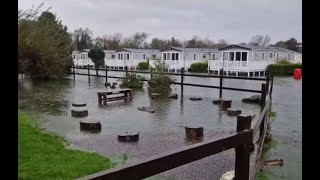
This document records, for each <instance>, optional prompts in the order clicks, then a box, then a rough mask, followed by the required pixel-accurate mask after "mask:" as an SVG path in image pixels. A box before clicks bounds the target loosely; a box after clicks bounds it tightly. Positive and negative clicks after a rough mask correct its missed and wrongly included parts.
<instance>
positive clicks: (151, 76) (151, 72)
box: [150, 68, 153, 79]
mask: <svg viewBox="0 0 320 180" xmlns="http://www.w3.org/2000/svg"><path fill="white" fill-rule="evenodd" d="M152 78H153V70H152V68H150V79H152Z"/></svg>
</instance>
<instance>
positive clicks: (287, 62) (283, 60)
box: [277, 59, 292, 64]
mask: <svg viewBox="0 0 320 180" xmlns="http://www.w3.org/2000/svg"><path fill="white" fill-rule="evenodd" d="M277 64H292V63H291V62H289V61H288V60H286V59H281V60H279V61H278V63H277Z"/></svg>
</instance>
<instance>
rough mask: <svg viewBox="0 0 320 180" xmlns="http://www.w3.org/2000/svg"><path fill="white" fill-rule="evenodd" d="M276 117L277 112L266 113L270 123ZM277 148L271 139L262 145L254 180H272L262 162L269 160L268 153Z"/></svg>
mask: <svg viewBox="0 0 320 180" xmlns="http://www.w3.org/2000/svg"><path fill="white" fill-rule="evenodd" d="M276 116H277V112H275V111H270V112H269V113H268V117H269V118H270V120H271V121H274V119H275V118H276ZM271 121H269V122H268V129H269V128H271V124H270V123H271ZM277 146H278V142H277V141H276V140H275V139H274V138H271V140H270V141H268V142H265V143H264V145H263V149H262V154H261V158H260V162H262V163H260V168H259V169H258V172H257V175H256V178H255V180H269V179H272V178H271V174H270V172H269V171H268V170H266V169H264V166H263V162H264V161H266V160H267V159H268V158H269V152H270V151H271V150H272V149H276V148H277Z"/></svg>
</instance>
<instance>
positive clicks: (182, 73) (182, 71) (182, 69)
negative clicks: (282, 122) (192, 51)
mask: <svg viewBox="0 0 320 180" xmlns="http://www.w3.org/2000/svg"><path fill="white" fill-rule="evenodd" d="M183 75H184V67H182V68H181V95H182V94H183V78H184V76H183Z"/></svg>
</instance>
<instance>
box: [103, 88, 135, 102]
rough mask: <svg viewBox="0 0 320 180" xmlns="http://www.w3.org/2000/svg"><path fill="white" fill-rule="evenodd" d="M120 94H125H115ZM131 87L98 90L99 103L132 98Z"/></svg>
mask: <svg viewBox="0 0 320 180" xmlns="http://www.w3.org/2000/svg"><path fill="white" fill-rule="evenodd" d="M118 94H123V96H116V97H115V96H114V95H118ZM132 98H133V97H132V91H131V89H113V90H108V91H104V92H98V102H99V105H107V102H111V101H120V100H124V101H127V100H132Z"/></svg>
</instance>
